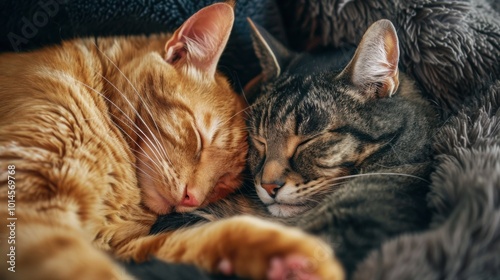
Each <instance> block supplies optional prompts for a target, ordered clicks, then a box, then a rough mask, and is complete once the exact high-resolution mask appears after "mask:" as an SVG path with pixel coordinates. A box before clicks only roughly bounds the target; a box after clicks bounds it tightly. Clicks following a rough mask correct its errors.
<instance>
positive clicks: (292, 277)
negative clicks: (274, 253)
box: [267, 255, 321, 280]
mask: <svg viewBox="0 0 500 280" xmlns="http://www.w3.org/2000/svg"><path fill="white" fill-rule="evenodd" d="M267 278H268V279H269V280H321V279H320V278H318V277H317V276H316V275H314V274H313V271H312V266H311V263H310V262H309V260H308V259H307V258H306V257H303V256H299V255H293V256H287V257H285V258H277V257H276V258H273V259H272V260H271V263H270V267H269V270H268V272H267Z"/></svg>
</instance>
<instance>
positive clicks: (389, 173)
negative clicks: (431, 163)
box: [331, 172, 430, 183]
mask: <svg viewBox="0 0 500 280" xmlns="http://www.w3.org/2000/svg"><path fill="white" fill-rule="evenodd" d="M375 175H387V176H403V177H409V178H414V179H418V180H421V181H423V182H426V183H430V182H429V181H427V180H426V179H424V178H421V177H418V176H415V175H410V174H405V173H391V172H377V173H362V174H353V175H346V176H341V177H335V178H331V180H333V181H336V180H343V179H351V178H357V177H364V176H375Z"/></svg>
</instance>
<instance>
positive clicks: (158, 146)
mask: <svg viewBox="0 0 500 280" xmlns="http://www.w3.org/2000/svg"><path fill="white" fill-rule="evenodd" d="M97 74H99V75H100V76H101V77H102V78H103V79H104V80H105V81H106V82H108V83H109V84H110V85H111V86H112V87H114V88H115V89H116V91H118V93H120V95H121V96H122V97H123V99H125V101H127V103H128V105H129V106H130V107H131V108H132V110H134V113H135V115H136V116H137V117H138V118H139V119H140V120H141V122H142V123H143V124H144V126H145V127H146V128H147V130H148V131H149V133H150V135H151V136H152V137H153V140H154V141H155V142H156V145H155V144H154V143H153V141H152V140H151V139H150V138H149V137H148V136H147V135H146V133H144V131H142V130H141V129H140V128H139V126H138V125H136V124H135V123H134V122H132V120H131V119H130V117H128V116H126V117H127V118H128V119H129V120H130V121H131V122H132V123H133V124H134V127H135V128H136V129H137V130H138V131H140V132H141V133H142V134H143V135H144V137H146V139H147V140H148V141H149V143H150V144H151V145H152V146H153V147H154V148H155V150H156V152H157V153H158V154H159V155H162V156H164V157H165V158H167V160H168V161H169V162H170V159H169V157H168V155H167V152H166V151H165V149H164V148H163V146H162V145H161V144H160V141H159V140H158V138H157V137H156V136H155V134H154V133H153V132H152V131H151V129H150V128H149V126H148V125H147V123H146V121H144V119H143V118H142V117H141V115H140V114H139V112H138V111H137V109H136V108H135V106H134V105H133V104H132V102H130V100H129V99H128V98H127V96H126V95H125V94H123V92H122V91H121V90H119V89H118V88H117V87H116V86H115V85H114V84H113V83H112V82H111V81H109V80H108V79H107V78H106V77H104V76H103V75H102V74H100V73H97ZM137 94H138V93H137ZM138 96H139V97H141V96H140V95H139V94H138ZM141 101H142V102H143V104H144V106H145V107H146V103H145V102H144V101H143V100H142V98H141ZM120 111H121V112H122V113H123V114H124V115H125V113H124V112H123V111H122V110H120ZM148 112H149V110H148ZM155 126H156V123H155ZM143 140H144V139H143ZM146 144H147V143H146ZM148 147H149V148H150V149H151V147H150V146H149V145H148ZM158 160H159V158H158Z"/></svg>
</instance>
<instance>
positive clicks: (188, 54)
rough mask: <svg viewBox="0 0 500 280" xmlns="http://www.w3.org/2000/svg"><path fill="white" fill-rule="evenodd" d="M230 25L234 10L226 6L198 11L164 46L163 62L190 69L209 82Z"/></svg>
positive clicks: (217, 4) (216, 6) (213, 73)
mask: <svg viewBox="0 0 500 280" xmlns="http://www.w3.org/2000/svg"><path fill="white" fill-rule="evenodd" d="M233 22H234V12H233V8H232V7H231V6H230V5H228V4H226V3H216V4H213V5H210V6H208V7H205V8H203V9H201V10H199V11H198V12H197V13H195V14H194V15H192V16H191V17H190V18H189V19H188V20H187V21H186V22H184V24H182V26H181V27H180V28H179V29H177V31H175V33H174V35H173V36H172V38H170V40H169V41H168V42H167V44H166V46H165V51H166V56H165V60H166V61H167V62H168V63H170V64H172V65H173V66H175V67H177V68H184V67H187V68H193V69H195V70H197V71H198V72H200V73H201V74H202V75H203V76H205V77H209V78H212V77H213V76H214V75H215V70H216V68H217V63H218V62H219V58H220V56H221V54H222V51H223V50H224V48H225V47H226V43H227V40H228V39H229V34H230V33H231V29H232V27H233ZM188 73H191V71H188Z"/></svg>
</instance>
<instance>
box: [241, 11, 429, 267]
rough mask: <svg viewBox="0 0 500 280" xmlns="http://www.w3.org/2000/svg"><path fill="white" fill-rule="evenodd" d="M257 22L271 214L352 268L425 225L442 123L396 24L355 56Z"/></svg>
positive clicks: (255, 170) (262, 189)
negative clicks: (317, 238) (405, 55)
mask: <svg viewBox="0 0 500 280" xmlns="http://www.w3.org/2000/svg"><path fill="white" fill-rule="evenodd" d="M251 26H252V29H253V37H254V48H255V49H256V53H257V56H258V57H259V59H260V61H261V65H262V68H263V73H262V75H261V77H260V81H259V83H260V86H257V85H256V84H255V83H254V85H253V89H252V90H254V91H255V89H256V88H257V92H259V93H260V96H259V97H258V98H257V99H256V100H255V102H254V104H253V105H252V107H251V110H250V112H249V120H248V126H249V130H250V150H249V166H250V169H251V172H252V174H253V175H254V177H255V185H256V191H257V194H258V196H259V198H260V199H261V200H262V202H263V203H264V204H265V205H266V207H267V209H268V211H269V212H270V213H271V214H273V215H274V216H279V217H294V218H293V219H292V220H293V221H294V223H296V225H298V226H300V227H302V228H304V229H306V230H309V231H311V232H314V233H316V234H320V235H323V236H325V237H326V238H327V239H328V240H329V241H330V242H332V245H333V247H334V248H335V251H336V254H337V255H338V256H339V258H340V259H341V260H342V261H343V262H344V264H345V265H346V267H347V270H348V272H350V271H352V269H353V268H354V265H355V263H356V262H357V261H359V260H361V258H363V257H364V256H365V254H366V253H367V252H368V250H370V249H373V248H375V247H376V246H378V245H379V244H381V242H382V241H383V240H385V239H387V238H389V237H391V236H394V235H396V234H400V233H402V232H408V231H415V230H420V229H423V228H425V227H426V226H427V224H428V221H429V212H428V210H427V207H426V201H425V196H426V193H427V192H428V184H429V183H428V181H427V180H428V176H429V174H430V171H431V159H432V156H431V138H432V132H433V130H434V128H435V127H436V125H437V120H438V117H437V114H436V112H435V111H434V109H433V108H432V106H431V105H430V104H429V103H428V102H427V101H426V100H424V99H423V98H422V97H421V95H420V93H419V91H418V90H417V88H416V87H415V85H414V83H413V82H412V81H411V80H410V79H409V78H408V77H406V76H405V75H404V74H402V73H400V72H399V71H398V60H399V49H398V38H397V34H396V31H395V29H394V27H393V25H392V23H391V22H390V21H388V20H380V21H377V22H376V23H374V24H373V25H372V26H371V27H370V28H369V29H368V30H367V31H366V33H365V35H364V37H363V39H362V41H361V42H360V44H359V46H358V47H357V49H356V51H355V53H354V56H352V55H350V54H352V51H351V52H349V51H348V50H344V51H336V52H331V51H329V52H322V53H317V54H307V53H302V54H296V53H294V52H292V51H290V50H288V49H286V48H285V47H284V46H283V45H281V44H280V43H279V42H278V41H276V40H275V39H274V38H273V37H272V36H271V35H270V34H269V33H267V32H266V31H265V30H263V29H262V28H261V27H259V26H256V25H255V24H252V23H251ZM351 57H352V59H350V58H351ZM349 59H350V61H349ZM346 64H347V66H345V65H346ZM318 204H319V206H318ZM310 209H312V210H310ZM308 210H309V211H308ZM306 211H308V212H306ZM304 212H306V213H304ZM303 213H304V214H303ZM299 214H300V215H299Z"/></svg>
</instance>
